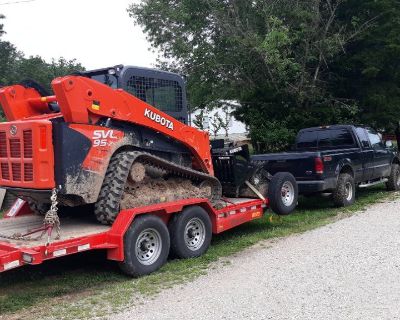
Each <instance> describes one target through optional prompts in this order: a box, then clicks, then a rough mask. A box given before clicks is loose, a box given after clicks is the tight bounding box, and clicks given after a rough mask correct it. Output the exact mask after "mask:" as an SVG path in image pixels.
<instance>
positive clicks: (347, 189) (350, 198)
mask: <svg viewBox="0 0 400 320" xmlns="http://www.w3.org/2000/svg"><path fill="white" fill-rule="evenodd" d="M332 196H333V203H334V204H335V206H337V207H347V206H350V205H352V204H353V203H354V202H355V200H356V185H355V182H354V178H353V176H352V175H350V174H348V173H341V174H340V175H339V178H338V182H337V185H336V189H335V190H334V191H333V194H332Z"/></svg>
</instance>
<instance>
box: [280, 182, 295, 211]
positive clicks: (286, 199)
mask: <svg viewBox="0 0 400 320" xmlns="http://www.w3.org/2000/svg"><path fill="white" fill-rule="evenodd" d="M281 196H282V202H283V204H284V205H285V206H286V207H289V206H291V205H292V203H293V199H294V187H293V184H292V183H291V182H289V181H285V182H284V183H283V185H282V188H281Z"/></svg>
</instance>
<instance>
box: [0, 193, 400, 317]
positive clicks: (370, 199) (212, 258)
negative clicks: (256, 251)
mask: <svg viewBox="0 0 400 320" xmlns="http://www.w3.org/2000/svg"><path fill="white" fill-rule="evenodd" d="M397 196H398V194H394V193H387V192H386V191H384V188H383V187H381V186H379V187H374V188H371V189H368V190H360V192H359V193H358V199H357V202H356V204H355V205H353V206H351V207H349V208H346V209H337V208H333V207H332V204H331V201H330V200H329V199H328V198H326V197H322V196H321V197H316V198H315V197H314V198H308V199H306V198H301V199H300V203H299V207H298V209H297V210H296V212H295V213H294V214H292V215H289V216H286V217H282V218H279V217H277V216H271V215H266V216H265V217H264V218H262V219H259V220H256V221H253V222H250V223H247V224H244V225H242V226H240V227H237V228H235V229H233V230H231V231H227V232H225V233H223V234H221V235H218V236H215V237H214V239H213V242H212V246H211V247H210V249H209V250H208V252H207V253H206V254H205V255H204V256H202V257H200V258H197V259H187V260H172V261H169V263H167V264H166V265H165V266H164V267H163V268H162V269H161V270H160V271H159V272H157V273H154V274H152V275H149V276H147V277H142V278H139V279H130V278H127V277H125V276H124V275H122V274H121V273H120V272H119V271H118V267H117V265H116V264H115V263H113V262H110V261H107V260H106V259H105V254H104V253H103V252H94V253H93V252H92V253H86V254H80V255H75V256H71V257H65V258H62V259H58V260H56V261H50V262H47V263H45V264H43V265H40V266H32V267H24V268H22V269H17V270H13V271H11V272H8V273H4V274H1V275H0V284H1V291H0V319H2V317H4V318H5V317H10V318H11V317H14V316H15V317H16V318H18V319H29V318H31V315H32V313H33V312H34V313H35V316H36V317H39V318H46V317H48V316H49V315H51V316H52V317H54V318H57V319H77V318H89V317H91V316H105V315H107V314H108V313H110V312H115V311H118V310H121V309H122V308H124V307H125V306H127V305H128V304H132V303H140V300H141V299H142V298H143V297H144V296H148V295H153V294H155V293H157V292H159V291H160V290H163V289H165V288H169V287H172V286H174V285H176V284H180V283H183V282H186V281H191V280H193V279H195V278H196V277H198V276H199V275H201V274H204V273H206V272H207V270H208V269H209V268H210V266H211V267H223V266H224V264H227V263H229V260H228V259H227V258H226V257H229V256H231V255H233V254H235V253H238V252H240V251H241V250H243V249H245V248H248V247H249V246H251V245H253V244H256V243H258V242H260V241H261V240H265V239H271V238H277V237H284V236H288V235H290V234H295V233H300V232H304V231H307V230H310V229H314V228H317V227H319V226H323V225H326V224H328V223H330V222H332V221H334V220H336V219H339V218H343V217H346V216H350V215H352V214H354V213H355V212H358V211H362V210H363V209H364V208H365V207H367V206H368V205H370V204H373V203H376V202H379V201H382V200H385V201H388V200H390V198H391V197H397ZM216 261H218V262H217V263H213V262H216Z"/></svg>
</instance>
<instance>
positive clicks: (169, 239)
mask: <svg viewBox="0 0 400 320" xmlns="http://www.w3.org/2000/svg"><path fill="white" fill-rule="evenodd" d="M224 201H225V203H226V206H225V207H224V208H222V209H215V208H213V207H212V206H211V204H210V202H209V201H208V200H207V199H186V200H180V201H176V202H169V203H161V204H155V205H150V206H146V207H139V208H135V209H129V210H123V211H121V212H120V213H119V215H118V217H117V219H116V220H115V222H114V223H113V224H112V225H111V226H105V225H101V224H99V223H98V222H97V221H96V220H95V219H91V218H90V217H92V216H93V215H89V218H88V219H87V218H83V217H82V215H76V217H74V216H73V215H72V216H71V215H70V216H65V217H63V216H61V218H60V220H61V234H60V238H59V239H58V240H52V241H50V243H47V236H46V235H45V237H43V238H42V239H35V238H33V237H32V238H30V239H29V237H22V235H24V234H26V233H28V232H29V231H30V230H35V229H38V228H40V227H41V226H43V217H42V216H39V215H35V214H31V213H30V211H29V209H28V206H27V205H26V203H25V202H24V201H23V200H20V199H19V200H17V201H16V203H15V204H14V206H13V207H12V208H11V209H10V210H9V211H8V213H7V214H6V215H5V217H4V218H3V219H1V220H0V235H1V237H0V272H4V271H7V270H10V269H14V268H17V267H22V266H24V265H27V264H31V265H37V264H41V263H42V262H44V261H46V260H50V259H56V258H58V257H62V256H67V255H71V254H75V253H78V252H83V251H88V250H106V251H107V257H108V259H109V260H114V261H118V262H119V264H120V267H121V269H122V270H123V271H124V272H125V273H126V274H128V275H131V276H141V275H145V274H149V273H151V272H154V271H155V270H157V269H158V268H160V267H161V266H162V265H163V264H164V263H165V262H166V261H167V258H168V256H169V254H170V253H172V254H173V255H174V256H176V257H179V258H191V257H198V256H200V255H202V254H203V253H204V252H206V251H207V249H208V247H209V245H210V242H211V237H212V235H214V234H219V233H221V232H224V231H226V230H229V229H231V228H233V227H236V226H238V225H241V224H243V223H245V222H248V221H251V220H254V219H257V218H260V217H262V216H263V213H264V209H265V208H266V206H267V204H268V200H261V199H248V198H227V199H224ZM53 238H54V234H53Z"/></svg>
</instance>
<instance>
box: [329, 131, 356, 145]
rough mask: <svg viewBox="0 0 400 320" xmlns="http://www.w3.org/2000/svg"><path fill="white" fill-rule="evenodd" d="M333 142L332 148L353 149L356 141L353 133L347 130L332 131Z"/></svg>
mask: <svg viewBox="0 0 400 320" xmlns="http://www.w3.org/2000/svg"><path fill="white" fill-rule="evenodd" d="M330 132H331V141H332V147H335V148H338V147H352V146H354V139H353V135H352V134H351V132H350V131H349V130H347V129H332V130H330Z"/></svg>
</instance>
